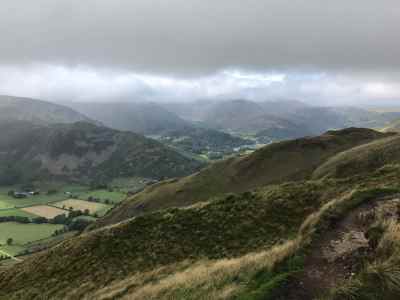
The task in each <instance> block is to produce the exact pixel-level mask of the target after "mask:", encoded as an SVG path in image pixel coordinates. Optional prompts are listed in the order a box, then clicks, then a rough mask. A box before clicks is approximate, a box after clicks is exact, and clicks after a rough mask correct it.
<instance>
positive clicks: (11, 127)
mask: <svg viewBox="0 0 400 300" xmlns="http://www.w3.org/2000/svg"><path fill="white" fill-rule="evenodd" d="M0 126H1V129H2V135H1V136H0V182H1V183H2V184H10V183H14V182H20V181H30V180H33V179H40V178H41V179H44V178H46V179H49V178H60V179H63V178H64V179H68V180H87V181H92V180H95V181H106V180H108V179H110V178H114V177H128V176H141V177H148V178H154V179H162V178H170V177H177V176H183V175H188V174H191V173H192V172H194V171H195V170H197V169H198V168H199V167H200V166H201V163H200V162H198V161H195V160H192V159H189V158H187V157H184V156H182V155H180V154H179V153H177V152H176V151H174V150H172V149H170V148H168V147H166V146H164V145H162V144H160V143H159V142H156V141H153V140H151V139H148V138H145V137H143V136H141V135H138V134H135V133H131V132H122V131H117V130H113V129H109V128H107V127H103V126H97V125H94V124H90V123H84V122H79V123H74V124H53V125H35V124H32V123H30V122H3V123H1V125H0ZM11 162H12V163H11Z"/></svg>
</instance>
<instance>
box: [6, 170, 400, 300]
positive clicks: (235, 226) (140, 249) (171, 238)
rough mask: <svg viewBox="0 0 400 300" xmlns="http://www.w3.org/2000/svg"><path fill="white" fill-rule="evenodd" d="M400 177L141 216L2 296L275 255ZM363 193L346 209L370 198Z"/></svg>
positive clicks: (36, 260) (58, 253) (86, 239)
mask: <svg viewBox="0 0 400 300" xmlns="http://www.w3.org/2000/svg"><path fill="white" fill-rule="evenodd" d="M399 178H400V168H399V167H398V166H397V167H396V168H394V167H391V168H387V169H383V170H379V172H377V173H374V174H371V175H369V176H367V177H353V178H351V179H346V180H331V179H326V180H323V181H310V182H298V183H287V184H283V185H278V186H270V187H265V188H262V189H258V190H257V191H255V192H248V193H244V194H238V195H228V196H224V197H220V198H218V199H215V200H214V201H211V202H208V203H202V204H198V205H196V206H193V207H189V208H184V209H169V210H164V211H159V212H155V213H152V214H148V215H145V216H141V217H137V218H134V219H132V220H130V221H128V222H124V223H121V224H117V225H114V226H110V227H106V228H104V229H100V230H96V231H92V232H89V233H86V234H83V235H81V236H79V237H76V238H72V239H70V240H67V241H65V242H64V243H62V244H60V245H59V246H57V247H55V248H53V249H50V250H48V251H45V252H43V253H39V254H36V255H34V256H33V257H31V258H29V259H27V260H26V261H25V262H23V263H21V264H18V265H16V266H15V267H14V268H13V269H10V270H9V271H4V272H2V273H0V298H2V297H3V298H7V299H13V297H17V296H19V297H22V298H29V299H33V298H35V297H47V296H50V297H55V298H63V297H66V296H67V295H68V296H69V297H71V298H80V297H82V296H83V295H85V294H86V295H88V294H91V293H93V292H94V291H95V290H97V289H99V288H106V286H109V285H110V283H118V282H120V280H125V279H126V278H129V277H130V276H134V275H135V274H137V273H138V272H151V271H154V270H157V269H158V268H160V267H166V266H169V265H171V264H181V263H182V264H184V263H185V261H188V260H189V262H193V261H198V260H202V259H224V258H235V257H236V258H240V257H241V256H243V255H246V254H248V253H252V252H255V251H264V250H265V251H267V250H268V249H271V247H272V246H273V245H279V244H281V243H284V241H285V240H287V239H293V238H295V237H296V235H297V232H298V230H299V228H300V226H301V224H302V223H303V222H304V220H305V219H306V218H307V216H309V215H310V214H311V213H313V212H316V211H317V210H318V209H320V208H321V207H322V205H323V204H325V203H327V202H329V201H331V200H332V199H340V198H341V197H342V196H343V195H346V194H348V193H349V192H350V191H352V190H354V189H355V188H357V187H363V188H364V189H365V187H373V188H374V189H376V188H378V187H386V188H388V187H390V188H395V189H396V190H398V188H399V184H398V182H399ZM357 195H359V196H357V197H358V198H354V197H352V198H349V199H351V200H352V201H351V202H349V205H344V206H343V207H342V209H341V210H340V211H344V210H345V209H350V208H351V207H352V206H354V205H356V204H357V203H359V201H362V200H364V199H365V198H366V197H369V194H357ZM372 196H375V194H374V193H373V194H372ZM369 198H370V197H369ZM345 199H347V198H345ZM353 200H354V201H353ZM349 201H350V200H349ZM342 203H343V201H342ZM344 204H346V202H344ZM325 210H326V209H325ZM328 215H330V216H332V214H331V213H330V214H328ZM314 219H315V218H314ZM310 224H312V222H310V223H309V224H308V228H310V226H311V225H310ZM313 226H315V225H313ZM305 228H307V227H305ZM311 228H312V226H311ZM99 262H101V264H100V263H99ZM177 271H179V268H178V269H175V272H177ZM255 275H256V274H255ZM215 276H217V275H215ZM50 278H51V280H50ZM209 280H213V278H212V276H211V277H210V279H209ZM259 280H260V279H259ZM243 284H248V285H250V284H251V282H244V283H243ZM181 298H184V297H181ZM186 299H187V298H186ZM195 299H197V298H195ZM248 299H257V298H248ZM260 299H261V298H260Z"/></svg>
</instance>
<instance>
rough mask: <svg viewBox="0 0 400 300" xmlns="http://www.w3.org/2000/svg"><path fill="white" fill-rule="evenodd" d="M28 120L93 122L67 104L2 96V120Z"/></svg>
mask: <svg viewBox="0 0 400 300" xmlns="http://www.w3.org/2000/svg"><path fill="white" fill-rule="evenodd" d="M8 121H27V122H31V123H34V124H41V125H46V124H56V123H75V122H93V121H92V120H90V119H89V118H88V117H87V116H85V115H83V114H81V113H78V112H76V111H74V110H73V109H71V108H68V107H66V106H62V105H58V104H54V103H50V102H46V101H42V100H36V99H29V98H21V97H12V96H4V95H2V96H0V122H8Z"/></svg>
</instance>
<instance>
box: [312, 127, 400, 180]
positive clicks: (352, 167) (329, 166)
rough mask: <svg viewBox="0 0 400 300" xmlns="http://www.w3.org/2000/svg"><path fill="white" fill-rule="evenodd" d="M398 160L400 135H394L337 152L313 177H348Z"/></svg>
mask: <svg viewBox="0 0 400 300" xmlns="http://www.w3.org/2000/svg"><path fill="white" fill-rule="evenodd" d="M399 162H400V137H399V136H397V135H395V136H392V137H388V138H385V139H381V140H378V141H374V142H371V143H368V144H365V145H361V146H359V147H355V148H353V149H350V150H347V151H344V152H342V153H339V154H337V155H336V156H334V157H332V158H330V159H329V160H328V161H326V162H325V163H324V164H322V165H321V166H320V167H318V169H316V170H315V171H314V173H313V178H321V177H323V176H327V177H337V178H343V177H349V176H353V175H354V174H361V173H368V172H372V171H374V170H376V169H378V168H380V167H382V166H384V165H386V164H391V163H393V164H396V163H399Z"/></svg>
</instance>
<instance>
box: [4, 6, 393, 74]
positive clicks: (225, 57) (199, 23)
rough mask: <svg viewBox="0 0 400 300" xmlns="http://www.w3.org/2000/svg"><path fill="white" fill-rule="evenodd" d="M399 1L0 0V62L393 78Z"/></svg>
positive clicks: (157, 70)
mask: <svg viewBox="0 0 400 300" xmlns="http://www.w3.org/2000/svg"><path fill="white" fill-rule="evenodd" d="M399 28H400V5H399V3H398V0H380V1H376V0H336V1H321V0H276V1H272V0H245V1H244V0H112V1H106V0H84V1H82V0H58V1H54V0H36V1H22V0H5V1H2V3H1V9H0V36H1V43H0V64H3V65H4V64H11V65H16V64H25V63H45V64H54V65H69V66H75V65H88V66H91V67H94V68H109V69H125V71H129V70H130V71H132V70H134V71H136V72H145V73H146V72H147V73H159V74H172V75H175V76H181V75H183V76H187V75H197V76H198V75H202V74H210V73H214V72H217V71H218V70H222V69H226V68H229V67H233V66H235V67H240V68H242V69H248V70H266V69H267V70H271V69H275V70H282V69H298V70H300V69H301V70H304V69H307V68H310V69H312V70H332V71H340V70H345V71H349V70H350V71H360V72H364V71H372V72H386V71H393V70H394V71H396V70H399V68H400V59H399V58H398V53H400V39H399V38H398V30H399Z"/></svg>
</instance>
